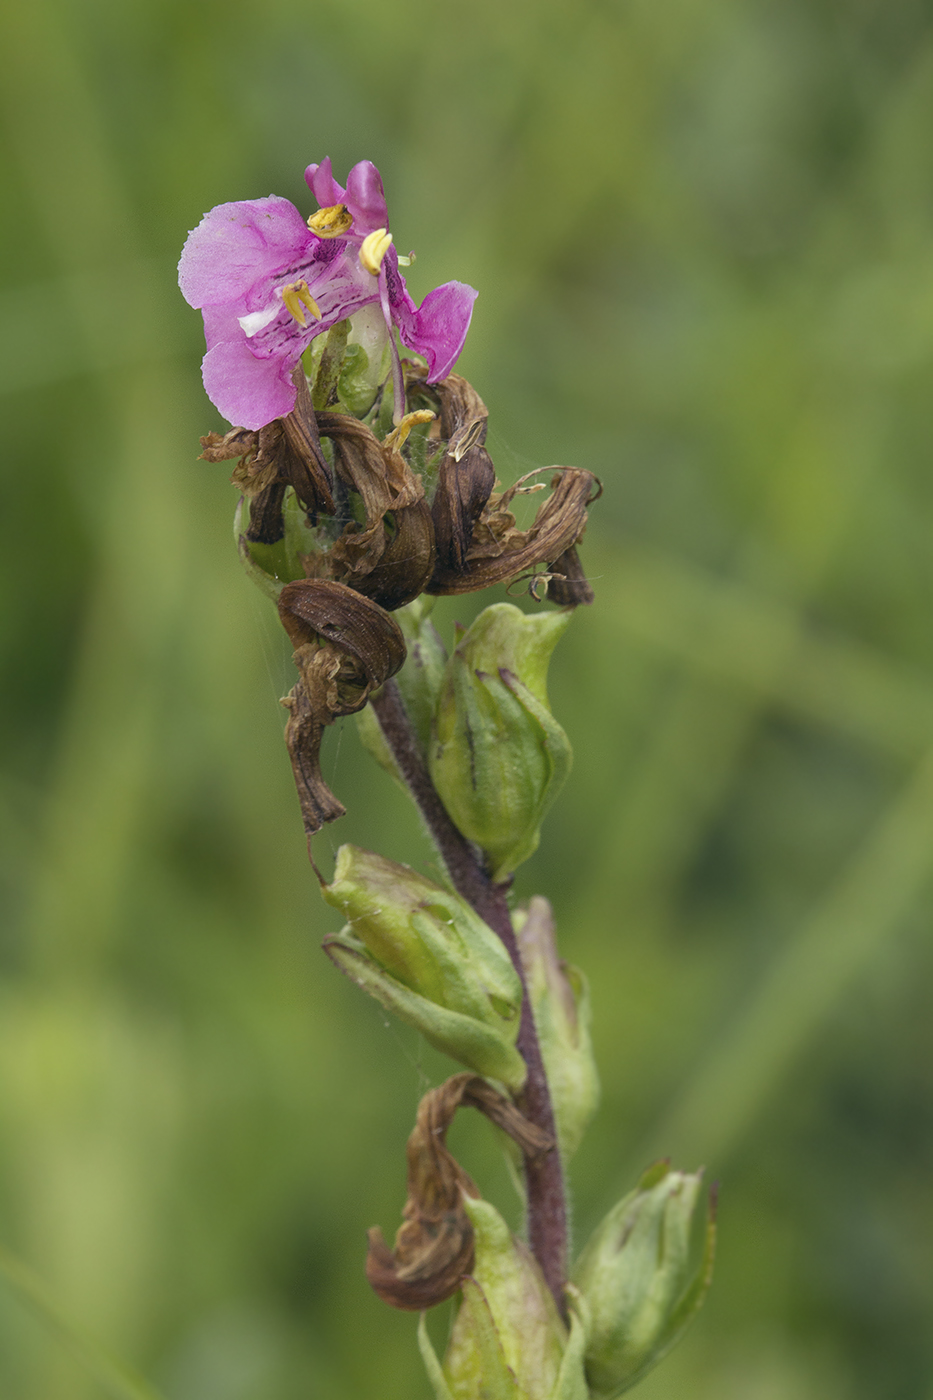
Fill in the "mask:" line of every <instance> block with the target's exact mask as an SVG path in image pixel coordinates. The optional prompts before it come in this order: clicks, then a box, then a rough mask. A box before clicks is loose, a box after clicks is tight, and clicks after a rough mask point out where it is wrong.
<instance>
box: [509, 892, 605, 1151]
mask: <svg viewBox="0 0 933 1400" xmlns="http://www.w3.org/2000/svg"><path fill="white" fill-rule="evenodd" d="M514 923H515V933H516V937H517V939H518V947H519V951H520V953H521V957H522V965H523V967H524V969H525V981H526V984H527V986H528V995H529V997H530V998H531V1006H532V1010H533V1011H534V1017H535V1029H536V1030H537V1032H538V1042H539V1044H540V1046H541V1054H542V1057H543V1059H544V1068H545V1070H546V1071H547V1078H548V1086H549V1088H550V1091H551V1103H552V1104H553V1106H554V1118H555V1120H556V1122H557V1137H558V1141H559V1143H560V1149H561V1152H562V1153H563V1154H564V1156H565V1157H570V1156H572V1154H573V1153H574V1152H576V1150H577V1148H578V1147H579V1145H580V1139H581V1138H582V1137H583V1134H584V1132H585V1131H586V1128H587V1127H588V1125H589V1122H590V1119H591V1118H592V1117H593V1114H594V1113H595V1112H596V1109H597V1107H598V1105H599V1075H598V1073H597V1070H596V1061H595V1060H594V1058H593V1046H592V1043H591V1041H590V993H589V986H588V984H587V981H586V978H585V977H584V975H583V973H582V972H581V971H580V970H579V968H576V967H571V966H570V964H569V963H566V962H564V961H563V959H562V958H559V957H558V956H557V946H556V942H555V937H554V916H553V914H552V913H551V906H550V904H549V903H548V901H547V900H546V899H544V898H542V897H541V896H540V895H535V896H534V898H533V899H532V900H530V902H529V905H528V908H527V910H522V909H519V910H516V913H515V919H514Z"/></svg>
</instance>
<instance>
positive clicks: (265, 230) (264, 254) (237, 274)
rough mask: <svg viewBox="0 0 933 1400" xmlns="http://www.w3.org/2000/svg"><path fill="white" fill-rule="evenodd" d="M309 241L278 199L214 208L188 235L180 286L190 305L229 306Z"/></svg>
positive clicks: (294, 215)
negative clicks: (225, 304)
mask: <svg viewBox="0 0 933 1400" xmlns="http://www.w3.org/2000/svg"><path fill="white" fill-rule="evenodd" d="M313 241H314V239H313V235H312V234H311V233H310V232H309V230H308V228H307V226H306V224H305V221H304V219H303V218H302V217H301V215H300V214H299V212H298V210H297V209H296V208H295V206H294V205H293V204H291V203H290V202H289V201H288V200H287V199H281V198H279V196H278V195H269V197H268V198H267V199H245V200H235V201H234V202H233V203H231V204H218V205H217V207H216V209H212V210H211V211H210V213H209V214H205V215H204V218H203V219H202V220H201V222H200V223H199V224H198V226H197V228H196V229H194V230H193V231H192V232H191V233H189V235H188V241H187V242H186V244H185V246H184V249H183V251H182V255H181V261H180V262H179V264H178V285H179V286H180V287H181V290H182V295H183V296H184V298H185V300H186V301H187V302H188V304H189V306H198V307H203V306H215V305H219V304H220V303H221V302H231V301H234V300H235V299H236V298H238V297H241V296H243V295H245V293H246V292H248V291H249V289H250V287H251V286H252V285H253V283H254V282H256V281H257V280H258V279H259V278H260V277H263V276H269V275H271V274H273V273H274V272H275V271H276V270H277V269H279V268H281V267H283V266H284V265H287V264H288V263H289V262H290V261H292V260H293V259H294V258H296V257H300V256H301V254H302V253H304V251H305V250H306V249H307V247H308V246H309V244H310V243H312V242H313ZM244 426H245V425H244Z"/></svg>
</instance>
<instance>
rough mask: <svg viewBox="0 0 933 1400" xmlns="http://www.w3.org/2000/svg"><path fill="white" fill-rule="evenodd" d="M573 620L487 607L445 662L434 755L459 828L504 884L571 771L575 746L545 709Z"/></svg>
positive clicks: (439, 783)
mask: <svg viewBox="0 0 933 1400" xmlns="http://www.w3.org/2000/svg"><path fill="white" fill-rule="evenodd" d="M570 616H571V614H570V613H569V612H558V613H533V614H525V613H522V612H520V611H519V610H518V608H516V607H513V606H512V605H511V604H509V603H495V604H493V606H492V607H488V608H485V609H484V610H483V612H481V613H480V615H479V617H478V618H477V619H476V621H475V622H474V623H473V625H472V627H470V628H469V630H468V631H467V632H465V633H464V635H463V636H462V637H461V639H460V641H459V643H458V645H457V647H456V649H455V651H454V653H453V655H452V656H451V658H450V660H449V661H448V663H447V670H446V674H445V678H444V684H443V687H442V689H441V693H440V696H439V699H438V705H437V714H436V717H435V738H434V742H433V743H432V744H431V748H430V751H429V755H428V759H429V767H430V770H431V777H432V778H433V779H434V783H435V785H436V787H437V790H438V792H439V793H440V795H441V798H442V800H443V803H444V806H445V807H446V808H447V810H448V812H449V813H450V815H451V817H452V818H453V820H454V822H455V823H456V825H457V826H458V827H459V828H460V830H461V831H462V832H463V834H464V836H466V837H468V839H469V840H471V841H475V842H476V843H477V845H479V846H481V847H482V849H483V850H484V851H485V852H486V855H487V857H488V860H489V864H490V867H491V869H492V872H493V877H494V879H496V880H504V879H506V878H507V877H508V876H509V875H511V873H512V871H513V870H515V869H516V867H517V866H519V865H520V864H521V862H522V861H523V860H527V858H528V857H529V856H530V855H531V854H532V852H533V851H534V850H535V849H536V847H537V845H538V841H539V839H540V830H539V829H540V825H541V820H542V818H543V817H544V814H545V812H546V811H547V809H548V807H550V805H551V803H552V802H553V800H554V798H555V797H556V796H557V793H558V791H559V790H560V787H561V785H562V784H563V782H564V779H565V778H566V776H567V774H568V773H569V771H570V764H571V759H572V754H571V749H570V743H569V741H568V739H567V735H566V734H565V733H564V731H563V729H562V728H561V727H560V725H559V724H558V723H557V721H556V720H555V719H554V717H553V715H552V714H551V711H550V709H549V708H548V702H547V688H546V680H547V668H548V662H549V661H550V659H551V652H552V651H553V650H554V647H555V645H556V643H557V640H558V638H559V637H560V635H561V633H562V632H563V631H564V629H565V628H566V626H567V624H568V622H569V621H570Z"/></svg>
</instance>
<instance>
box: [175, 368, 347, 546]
mask: <svg viewBox="0 0 933 1400" xmlns="http://www.w3.org/2000/svg"><path fill="white" fill-rule="evenodd" d="M293 377H294V381H295V386H296V388H297V390H298V394H297V397H296V399H295V407H294V408H293V409H292V411H291V413H289V414H288V415H287V416H286V417H285V418H276V419H274V420H273V421H272V422H271V423H267V424H266V426H265V427H264V428H260V429H259V431H258V432H252V431H250V430H248V429H246V428H232V429H231V430H230V432H229V433H226V434H225V435H224V436H223V437H221V436H220V434H219V433H208V435H207V436H206V437H203V438H202V439H201V448H202V452H201V460H202V461H205V462H221V461H224V460H226V459H230V458H234V457H238V458H239V459H240V460H239V461H238V463H237V466H236V468H235V470H234V473H233V477H232V481H233V484H234V486H238V487H239V488H240V490H241V491H242V492H243V494H244V496H248V497H249V502H250V505H249V528H248V529H247V531H246V538H247V539H248V540H250V541H251V542H253V543H254V544H275V542H276V541H277V540H280V539H281V538H282V536H283V535H284V533H285V526H284V524H283V521H282V505H283V502H284V500H285V491H286V488H287V487H288V486H291V487H293V488H294V491H295V495H296V496H297V497H298V499H299V501H300V502H301V504H302V505H303V506H304V508H305V510H306V511H307V512H308V513H309V515H311V516H317V515H319V514H325V515H333V514H334V511H335V509H336V507H335V505H334V497H333V483H332V481H331V476H330V468H329V466H328V465H327V460H326V458H325V457H324V454H323V452H322V451H321V439H320V435H319V433H318V428H317V421H316V419H315V416H314V408H313V406H312V404H311V394H310V392H309V390H308V381H307V380H306V379H305V376H304V374H303V373H302V372H301V370H300V368H299V370H298V371H296V373H295V375H294V376H293Z"/></svg>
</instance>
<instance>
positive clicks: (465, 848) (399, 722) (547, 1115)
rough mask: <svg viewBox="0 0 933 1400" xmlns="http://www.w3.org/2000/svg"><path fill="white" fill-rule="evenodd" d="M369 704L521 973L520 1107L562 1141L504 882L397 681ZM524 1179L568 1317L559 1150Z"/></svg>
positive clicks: (533, 1234)
mask: <svg viewBox="0 0 933 1400" xmlns="http://www.w3.org/2000/svg"><path fill="white" fill-rule="evenodd" d="M370 703H371V705H372V707H373V711H374V713H375V715H376V718H377V720H378V721H379V725H380V728H381V729H382V733H383V736H384V738H385V741H386V743H387V744H388V746H389V748H390V749H391V750H392V754H393V756H394V758H395V761H396V763H397V764H398V767H399V770H400V772H401V774H402V776H403V778H404V779H405V782H406V783H407V784H408V788H409V791H410V792H411V795H412V797H413V798H414V801H415V803H416V804H417V806H418V810H419V811H420V812H421V815H422V817H423V818H424V820H425V823H426V825H427V828H428V831H429V832H430V833H431V836H432V838H433V840H434V843H435V845H436V846H437V849H438V851H439V853H440V856H441V859H442V860H443V862H444V864H445V866H446V867H447V873H448V874H449V876H450V879H451V882H452V883H453V886H454V888H455V889H456V891H457V893H458V894H459V895H460V896H461V897H462V898H463V899H465V900H466V901H467V903H468V904H470V905H472V907H473V908H474V909H475V910H476V912H477V914H479V916H480V918H481V919H483V920H484V921H485V923H487V924H488V925H489V927H490V928H491V929H492V930H493V931H494V932H495V933H497V934H498V935H499V937H500V938H501V939H502V942H503V943H504V944H505V946H506V948H507V949H508V953H509V957H510V958H511V959H512V962H513V964H514V966H515V970H516V972H517V973H518V975H519V977H520V978H521V983H522V991H523V996H522V1014H521V1023H520V1026H519V1032H518V1049H519V1052H520V1054H521V1055H522V1057H523V1059H524V1061H525V1064H526V1065H527V1066H528V1078H527V1080H526V1082H525V1087H524V1089H523V1091H522V1095H521V1098H520V1100H519V1106H520V1108H521V1109H522V1111H523V1113H524V1114H525V1116H526V1118H528V1119H529V1120H530V1121H531V1122H532V1123H534V1124H535V1125H536V1126H537V1127H539V1128H541V1129H543V1131H544V1132H546V1133H548V1134H549V1136H550V1137H552V1138H554V1140H555V1141H556V1139H557V1130H556V1127H555V1124H554V1110H553V1108H552V1105H551V1094H550V1090H549V1089H548V1082H547V1075H546V1073H545V1070H544V1061H543V1060H542V1058H541V1047H540V1045H539V1044H538V1035H537V1031H536V1030H535V1022H534V1016H533V1014H532V1010H531V1000H530V998H529V996H528V987H527V984H526V982H525V973H524V969H523V968H522V962H521V957H520V956H519V951H518V944H517V942H516V939H515V930H514V929H513V928H512V920H511V917H510V915H509V909H508V904H507V903H506V892H505V887H504V886H503V885H497V884H494V883H493V881H492V879H491V878H490V876H489V874H488V873H487V871H486V869H485V868H484V866H483V863H482V861H481V860H480V858H479V856H478V855H477V852H476V850H475V848H474V847H473V846H472V845H471V843H470V842H469V841H467V839H466V837H465V836H464V835H463V834H462V832H460V831H459V830H458V829H457V827H456V826H455V825H454V823H453V822H452V821H451V819H450V817H449V815H448V813H447V809H446V808H445V806H444V804H443V802H442V801H441V799H440V797H439V795H438V792H437V789H436V788H435V786H434V784H433V782H432V781H431V775H430V774H429V772H428V770H427V766H426V764H425V761H424V757H423V755H422V752H421V748H420V746H419V743H418V739H417V737H416V735H415V732H414V730H413V728H412V725H411V721H410V719H409V717H408V712H407V710H406V709H405V705H404V702H403V700H402V697H401V695H400V694H399V690H398V686H397V685H396V684H395V681H388V682H387V683H386V684H385V685H384V686H383V687H382V689H381V690H380V691H377V693H376V694H375V695H374V696H373V698H372V700H371V701H370ZM525 1182H526V1186H527V1191H528V1239H529V1243H530V1245H531V1248H532V1252H533V1253H534V1256H535V1258H536V1259H537V1261H538V1263H539V1264H540V1265H541V1270H542V1272H543V1274H544V1277H545V1279H546V1280H547V1283H548V1287H549V1288H550V1290H551V1292H552V1293H553V1295H554V1299H555V1302H556V1303H557V1306H558V1308H559V1309H560V1312H561V1315H562V1316H565V1315H566V1306H565V1302H564V1294H563V1289H564V1281H565V1279H566V1277H567V1272H566V1270H567V1207H566V1202H565V1198H564V1174H563V1169H562V1167H561V1160H560V1153H559V1152H558V1150H557V1148H556V1147H555V1148H554V1150H553V1151H552V1152H548V1153H546V1154H545V1155H544V1156H543V1157H542V1158H540V1159H539V1160H538V1162H537V1164H534V1163H532V1162H530V1161H529V1160H528V1159H527V1158H526V1161H525Z"/></svg>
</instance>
